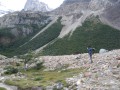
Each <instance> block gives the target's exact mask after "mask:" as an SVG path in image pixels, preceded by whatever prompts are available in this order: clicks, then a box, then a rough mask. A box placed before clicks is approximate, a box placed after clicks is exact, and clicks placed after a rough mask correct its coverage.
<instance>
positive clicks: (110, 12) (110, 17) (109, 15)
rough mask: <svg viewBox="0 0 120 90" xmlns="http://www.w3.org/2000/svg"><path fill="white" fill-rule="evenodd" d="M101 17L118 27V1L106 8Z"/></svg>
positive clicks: (119, 5) (119, 9) (119, 11)
mask: <svg viewBox="0 0 120 90" xmlns="http://www.w3.org/2000/svg"><path fill="white" fill-rule="evenodd" d="M102 17H104V18H105V19H106V21H107V22H109V24H111V25H112V26H113V27H115V28H117V29H120V2H117V3H115V4H114V5H112V6H110V7H108V8H106V9H105V10H104V13H103V14H102Z"/></svg>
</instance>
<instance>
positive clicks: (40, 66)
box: [34, 62, 44, 70]
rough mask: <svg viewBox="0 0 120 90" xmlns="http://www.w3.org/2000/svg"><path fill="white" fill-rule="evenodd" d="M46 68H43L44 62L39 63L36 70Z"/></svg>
mask: <svg viewBox="0 0 120 90" xmlns="http://www.w3.org/2000/svg"><path fill="white" fill-rule="evenodd" d="M43 67H44V66H43V62H39V63H37V64H36V66H35V67H34V68H35V69H36V70H40V69H42V68H43Z"/></svg>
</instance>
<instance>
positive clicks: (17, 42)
mask: <svg viewBox="0 0 120 90" xmlns="http://www.w3.org/2000/svg"><path fill="white" fill-rule="evenodd" d="M47 24H48V23H47ZM47 24H45V25H41V26H38V25H37V24H30V25H27V24H19V25H18V24H17V25H16V27H15V28H16V29H17V30H19V33H20V34H21V35H19V36H18V37H15V36H14V35H13V34H12V33H11V30H12V28H2V29H0V37H8V38H11V39H13V41H14V42H11V43H10V44H9V45H6V46H5V45H2V44H0V53H1V54H3V55H6V56H14V55H15V53H16V52H17V50H16V48H18V47H20V46H21V45H23V44H24V43H26V42H27V41H29V40H30V39H31V38H32V37H33V36H34V35H35V34H36V33H38V32H39V31H40V30H42V29H43V28H44V27H45V26H46V25H47ZM23 28H27V29H30V30H32V31H33V32H32V33H30V34H29V35H26V36H24V35H23V32H22V29H23Z"/></svg>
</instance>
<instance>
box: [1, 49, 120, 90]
mask: <svg viewBox="0 0 120 90" xmlns="http://www.w3.org/2000/svg"><path fill="white" fill-rule="evenodd" d="M0 57H1V58H0V67H1V68H0V70H1V72H2V67H3V66H5V65H8V64H10V63H13V62H15V61H16V59H15V58H11V59H9V58H7V57H4V56H0ZM38 59H39V60H40V61H43V62H44V66H45V67H46V69H45V71H48V70H56V69H58V70H64V69H71V68H81V67H82V68H86V71H85V72H84V73H80V74H79V75H77V76H73V77H71V78H66V82H67V83H68V85H69V87H67V88H64V90H120V49H119V50H113V51H109V52H106V53H102V54H98V53H96V54H94V55H93V63H90V60H89V56H88V54H87V53H85V54H77V55H64V56H41V57H39V58H38ZM13 64H14V63H13ZM48 90H49V89H48ZM50 90H52V89H50Z"/></svg>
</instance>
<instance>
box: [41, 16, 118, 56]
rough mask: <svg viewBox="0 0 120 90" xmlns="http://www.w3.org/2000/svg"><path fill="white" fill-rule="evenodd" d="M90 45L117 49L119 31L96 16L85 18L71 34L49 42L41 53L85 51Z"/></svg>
mask: <svg viewBox="0 0 120 90" xmlns="http://www.w3.org/2000/svg"><path fill="white" fill-rule="evenodd" d="M89 45H91V46H92V47H95V48H96V52H98V51H99V49H100V48H106V49H108V50H112V49H119V47H120V31H118V30H116V29H114V28H112V27H110V26H108V25H104V24H102V23H101V22H100V20H99V19H98V18H93V17H92V19H91V17H90V19H87V20H86V21H85V22H84V23H83V25H82V26H81V27H78V28H77V29H76V30H75V31H74V32H73V34H72V35H71V36H70V34H69V35H67V36H65V37H64V38H60V39H58V41H56V42H55V43H53V44H49V45H48V46H47V47H45V48H44V49H43V52H42V54H43V55H64V54H74V53H76V52H80V53H85V52H87V49H86V48H87V47H88V46H89Z"/></svg>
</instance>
